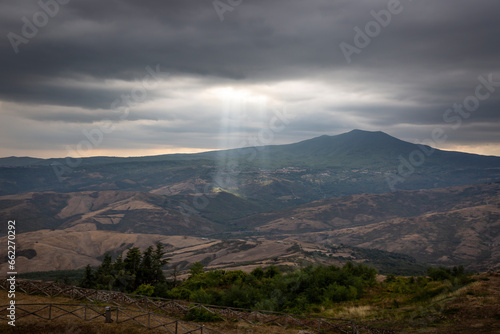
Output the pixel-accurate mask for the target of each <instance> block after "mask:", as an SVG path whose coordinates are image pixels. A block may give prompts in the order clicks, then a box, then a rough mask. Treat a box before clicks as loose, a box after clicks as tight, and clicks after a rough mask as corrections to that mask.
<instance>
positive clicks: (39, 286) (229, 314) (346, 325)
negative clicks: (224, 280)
mask: <svg viewBox="0 0 500 334" xmlns="http://www.w3.org/2000/svg"><path fill="white" fill-rule="evenodd" d="M8 287H9V285H8V281H7V280H6V279H3V280H0V288H1V289H4V290H8ZM16 290H17V291H21V292H24V293H26V294H41V295H46V296H50V297H58V296H60V297H69V298H71V299H73V300H87V301H90V302H100V303H107V304H110V305H113V306H115V309H123V305H125V306H126V307H136V308H138V309H139V310H143V311H151V310H154V311H155V312H159V313H160V314H168V315H170V316H175V317H180V318H182V317H185V316H186V315H187V314H188V313H189V312H192V311H193V310H195V309H198V310H201V311H205V312H208V313H210V314H213V315H215V316H217V317H219V318H220V319H222V320H224V321H244V322H247V323H249V324H251V325H276V326H281V327H284V328H301V329H307V330H308V331H310V332H313V333H342V334H365V333H367V334H393V333H396V332H395V331H393V330H388V329H379V328H373V327H370V326H366V325H363V324H359V323H355V322H354V321H352V320H349V319H336V318H325V317H307V316H301V315H295V314H288V313H280V312H272V311H264V310H252V309H243V308H234V307H223V306H216V305H206V304H200V303H191V302H187V301H181V300H173V299H166V298H158V297H145V296H138V295H133V294H127V293H122V292H117V291H104V290H94V289H86V288H80V287H75V286H69V285H63V284H57V283H47V282H39V281H30V280H18V281H16ZM116 312H119V311H116ZM155 314H157V313H155ZM206 330H207V329H205V331H206ZM193 333H194V332H193ZM205 333H208V332H205Z"/></svg>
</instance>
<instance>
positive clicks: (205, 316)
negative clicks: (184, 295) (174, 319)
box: [184, 308, 224, 322]
mask: <svg viewBox="0 0 500 334" xmlns="http://www.w3.org/2000/svg"><path fill="white" fill-rule="evenodd" d="M184 320H186V321H199V322H214V321H223V320H224V319H222V318H221V317H220V316H219V315H217V314H215V313H212V312H210V311H208V310H206V309H203V308H193V309H191V310H189V311H188V312H187V313H186V315H185V316H184Z"/></svg>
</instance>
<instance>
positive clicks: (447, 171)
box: [0, 130, 500, 208]
mask: <svg viewBox="0 0 500 334" xmlns="http://www.w3.org/2000/svg"><path fill="white" fill-rule="evenodd" d="M412 152H420V153H419V154H424V153H422V152H427V153H428V154H427V153H426V155H425V161H424V162H423V163H422V164H421V165H420V164H419V166H417V168H415V170H414V171H413V173H411V175H405V176H404V180H401V182H398V183H397V184H396V185H393V187H392V188H394V187H395V188H397V189H408V190H410V189H425V188H436V187H449V186H456V185H466V184H475V183H483V182H491V181H498V180H500V157H489V156H480V155H474V154H467V153H460V152H448V151H442V150H437V149H431V148H430V147H426V146H419V145H415V144H412V143H408V142H404V141H401V140H399V139H397V138H394V137H392V136H390V135H388V134H385V133H383V132H369V131H361V130H353V131H351V132H348V133H344V134H340V135H335V136H326V135H324V136H321V137H317V138H313V139H309V140H305V141H302V142H299V143H294V144H288V145H270V146H260V147H247V148H240V149H232V150H224V151H214V152H205V153H197V154H174V155H160V156H150V157H133V158H116V157H93V158H83V159H78V160H75V159H68V160H67V159H34V158H27V157H23V158H15V157H9V158H1V159H0V195H9V194H16V193H25V192H45V191H57V192H76V191H89V190H92V191H103V190H125V191H153V192H154V191H161V189H169V188H171V187H174V188H175V185H177V184H182V183H186V182H188V183H189V184H191V185H195V181H194V180H201V181H202V182H203V183H206V184H208V185H209V186H208V187H209V189H213V188H223V189H225V190H226V191H230V192H234V193H238V194H239V195H242V196H246V197H248V198H256V199H258V198H259V196H258V195H257V194H259V195H261V194H272V196H269V198H268V199H267V201H269V200H270V199H271V197H272V200H271V203H270V205H271V206H273V208H275V207H277V206H279V205H280V204H281V203H280V202H279V201H277V200H276V198H278V197H290V196H291V198H292V199H298V200H302V201H303V202H308V201H312V200H316V199H321V198H326V197H333V196H342V195H348V194H359V193H383V192H387V191H389V190H391V187H390V186H389V185H388V183H387V176H388V175H389V173H392V174H391V175H397V173H398V168H399V169H400V166H401V163H402V162H401V161H402V160H401V159H405V160H406V161H407V160H409V157H410V155H411V154H412ZM292 189H293V191H291V190H292ZM293 204H296V203H293Z"/></svg>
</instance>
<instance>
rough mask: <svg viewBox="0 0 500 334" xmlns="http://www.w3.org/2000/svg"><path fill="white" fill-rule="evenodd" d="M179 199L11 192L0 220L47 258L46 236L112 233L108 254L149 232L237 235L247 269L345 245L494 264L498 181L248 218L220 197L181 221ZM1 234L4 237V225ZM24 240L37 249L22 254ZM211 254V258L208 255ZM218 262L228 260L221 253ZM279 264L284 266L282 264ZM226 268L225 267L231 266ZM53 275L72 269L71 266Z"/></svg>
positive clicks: (478, 266) (244, 204) (0, 205)
mask: <svg viewBox="0 0 500 334" xmlns="http://www.w3.org/2000/svg"><path fill="white" fill-rule="evenodd" d="M186 198H189V197H183V196H180V195H174V196H168V195H158V194H150V193H146V192H122V191H102V192H78V193H68V194H58V193H30V194H22V195H9V196H2V197H0V219H1V220H4V221H6V220H8V219H12V218H11V217H16V218H15V219H16V221H17V225H16V233H17V238H18V240H20V243H21V244H23V245H24V246H22V247H21V248H20V250H22V249H26V251H27V250H28V249H35V251H36V252H37V253H40V252H41V249H43V251H42V252H43V254H46V253H51V252H52V251H51V250H50V249H51V247H54V246H53V245H52V244H51V245H47V246H43V245H45V242H41V240H40V239H47V240H49V237H50V238H52V239H50V240H53V242H56V243H61V242H62V243H65V244H66V243H69V244H70V245H72V244H75V243H78V244H82V245H85V244H87V245H88V247H96V246H95V245H94V241H92V240H91V239H92V238H93V237H90V236H91V235H94V234H95V235H101V236H103V235H110V236H113V238H115V241H114V242H112V243H110V244H109V245H108V246H107V249H109V250H110V251H118V250H123V249H125V248H123V247H125V246H127V245H128V246H127V247H129V246H130V244H129V243H126V244H122V242H118V241H117V240H120V238H122V239H123V240H125V239H127V240H128V239H130V238H129V237H128V235H129V234H149V235H163V236H191V237H194V236H197V237H198V238H204V237H208V238H210V239H211V240H219V241H220V242H223V241H224V240H227V239H244V240H246V241H244V242H236V244H237V245H239V246H237V247H236V246H235V247H233V246H234V245H233V244H232V243H231V242H230V243H229V244H231V245H233V246H231V247H233V250H232V251H231V252H232V253H234V254H232V255H231V257H229V258H234V259H235V260H234V261H235V262H234V263H235V264H241V265H242V263H244V264H245V266H246V265H252V263H253V262H252V261H253V260H251V258H252V257H251V256H253V257H255V258H256V259H261V260H263V259H267V260H269V259H270V258H278V257H280V256H284V255H285V254H288V255H290V254H295V255H293V256H294V258H295V257H296V256H299V255H300V254H302V255H306V258H309V259H311V256H312V258H317V259H318V261H319V260H321V261H326V260H328V258H330V257H331V256H330V254H332V256H334V254H337V253H339V252H338V251H337V250H338V249H339V247H340V248H342V247H344V246H347V247H351V249H352V247H359V248H370V249H378V250H381V251H389V252H396V253H400V254H406V255H408V256H411V257H414V258H415V259H416V260H418V261H420V262H423V263H432V264H436V265H440V264H441V265H458V264H463V265H466V266H467V267H468V268H471V269H474V270H486V269H489V268H499V267H500V251H499V249H500V248H498V243H499V240H500V183H492V184H483V185H473V186H462V187H452V188H443V189H431V190H417V191H397V192H391V193H386V194H361V195H352V196H346V197H341V198H331V199H325V200H320V201H314V202H311V203H307V204H303V205H299V206H295V207H291V208H285V209H280V210H276V211H271V212H265V213H260V214H252V213H253V212H258V211H259V210H262V208H260V207H257V206H252V203H251V202H248V201H245V200H244V199H242V198H240V197H238V196H235V195H233V194H229V193H220V194H219V195H218V196H215V197H214V198H212V199H211V202H210V204H209V205H208V206H207V207H206V208H204V209H203V210H201V209H200V211H193V212H190V213H189V215H188V216H185V215H186V212H183V211H182V210H180V207H181V206H182V203H185V202H183V201H185V199H186ZM41 230H45V231H44V232H43V233H42V232H41ZM51 230H52V231H51ZM1 232H2V235H5V234H6V231H5V228H3V229H2V231H1ZM98 232H99V233H98ZM4 238H5V237H4ZM61 238H63V239H64V238H70V239H71V240H70V241H68V240H60V239H61ZM82 238H83V239H82ZM89 238H90V239H89ZM103 238H105V237H103ZM148 238H149V237H148ZM80 239H82V240H81V241H80ZM28 240H29V241H30V243H32V244H36V241H40V242H41V244H40V245H38V246H37V245H34V246H33V247H34V248H33V247H31V248H29V247H27V245H28ZM264 240H267V241H272V242H271V243H267V242H266V243H265V244H266V245H269V247H270V248H265V247H264V248H262V247H261V248H258V250H259V251H258V252H257V251H256V252H255V253H252V252H250V253H248V254H247V253H242V252H243V251H245V252H247V251H248V249H249V248H248V245H249V243H250V244H252V245H253V244H255V242H256V241H259V242H260V241H264ZM284 240H294V241H293V242H292V241H287V243H286V244H284V243H283V242H281V241H284ZM219 241H218V242H219ZM278 241H280V243H278ZM214 242H215V241H214ZM224 242H225V241H224ZM297 242H301V243H308V244H309V246H307V248H309V249H310V250H308V251H307V250H304V249H302V251H300V248H297V249H295V248H294V249H293V250H289V248H290V247H292V246H293V245H294V243H297ZM236 244H235V245H236ZM287 244H288V246H286V245H287ZM245 245H247V246H245ZM314 245H317V246H318V247H319V248H316V246H314ZM240 246H241V247H240ZM341 246H342V247H341ZM44 247H45V248H44ZM65 247H66V246H65ZM82 247H85V246H82ZM99 247H100V246H99ZM266 247H267V246H266ZM303 247H305V246H303ZM225 248H227V247H222V246H221V247H219V246H218V248H217V247H216V249H215V248H214V249H210V251H208V250H206V251H201V250H200V251H196V252H194V253H192V254H191V253H189V254H190V255H189V256H188V253H187V252H186V253H182V254H181V253H179V254H177V255H176V256H175V259H176V261H178V262H179V263H181V262H182V263H184V262H183V261H188V262H187V263H192V262H194V261H201V260H205V261H206V262H207V264H208V263H210V264H212V265H216V264H217V263H222V262H221V261H222V260H217V259H218V257H220V256H223V255H224V256H226V255H227V252H225V251H223V250H224V249H225ZM103 249H104V248H103ZM277 249H279V250H280V251H279V252H278V251H277ZM226 250H227V249H226ZM261 251H262V252H263V253H262V254H260V253H259V252H261ZM275 251H276V253H273V252H275ZM299 251H300V252H299ZM297 252H298V253H297ZM304 252H305V253H304ZM82 253H85V254H87V255H86V256H88V254H89V253H92V254H94V253H95V252H94V251H92V252H91V251H90V250H88V249H81V250H80V251H75V252H74V256H76V257H78V258H81V259H83V258H82V257H81V255H82ZM212 253H213V254H216V255H213V256H212V255H210V256H209V255H208V254H212ZM299 253H300V254H299ZM309 253H311V254H309ZM340 253H342V254H343V253H346V252H344V251H341V252H340ZM347 253H349V252H347ZM27 254H28V255H29V254H31V253H27ZM217 254H218V255H217ZM249 254H252V255H251V256H250V255H249ZM272 254H275V255H272ZM373 254H375V253H373ZM100 255H102V252H101V253H99V256H100ZM288 255H287V256H288ZM46 256H49V255H46ZM61 256H62V255H61ZM68 256H69V257H70V258H71V256H73V255H71V256H70V255H68V254H65V255H64V256H63V257H64V258H65V259H66V260H64V261H66V262H68V261H69V262H68V263H70V262H71V261H70V260H68V259H67V257H68ZM96 256H97V255H96ZM335 256H337V255H335ZM341 256H343V259H344V260H346V259H348V258H349V256H346V255H338V256H337V257H341ZM367 257H368V256H367V255H366V254H365V255H363V256H362V258H365V259H366V258H367ZM378 257H379V258H378V259H373V258H372V259H371V261H374V262H376V261H375V260H381V259H382V258H383V257H386V258H387V254H382V255H380V254H379V255H378ZM49 258H50V256H49ZM224 259H225V260H227V261H229V260H228V257H225V258H224ZM236 259H237V261H236ZM267 260H266V261H267ZM282 260H283V259H281V260H280V261H281V262H282V263H285V262H286V263H288V262H289V261H288V262H287V261H284V262H283V261H282ZM337 261H338V259H337ZM1 262H2V261H0V263H1ZM66 262H65V263H66ZM327 262H328V261H327ZM78 263H80V264H81V262H78ZM224 263H225V265H228V266H231V263H230V262H227V263H226V262H224ZM266 263H268V262H266ZM269 263H271V262H269ZM292 263H293V261H292ZM184 265H186V266H187V264H186V263H184ZM52 269H71V266H66V267H64V266H61V267H58V268H52Z"/></svg>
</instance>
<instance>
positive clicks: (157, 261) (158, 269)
mask: <svg viewBox="0 0 500 334" xmlns="http://www.w3.org/2000/svg"><path fill="white" fill-rule="evenodd" d="M164 256H165V247H164V246H163V244H162V243H161V242H157V243H156V249H155V251H154V253H153V272H152V278H153V281H152V283H154V284H158V283H163V282H165V281H166V278H165V275H163V267H165V266H166V265H167V264H168V260H170V259H164V258H163V257H164Z"/></svg>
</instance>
